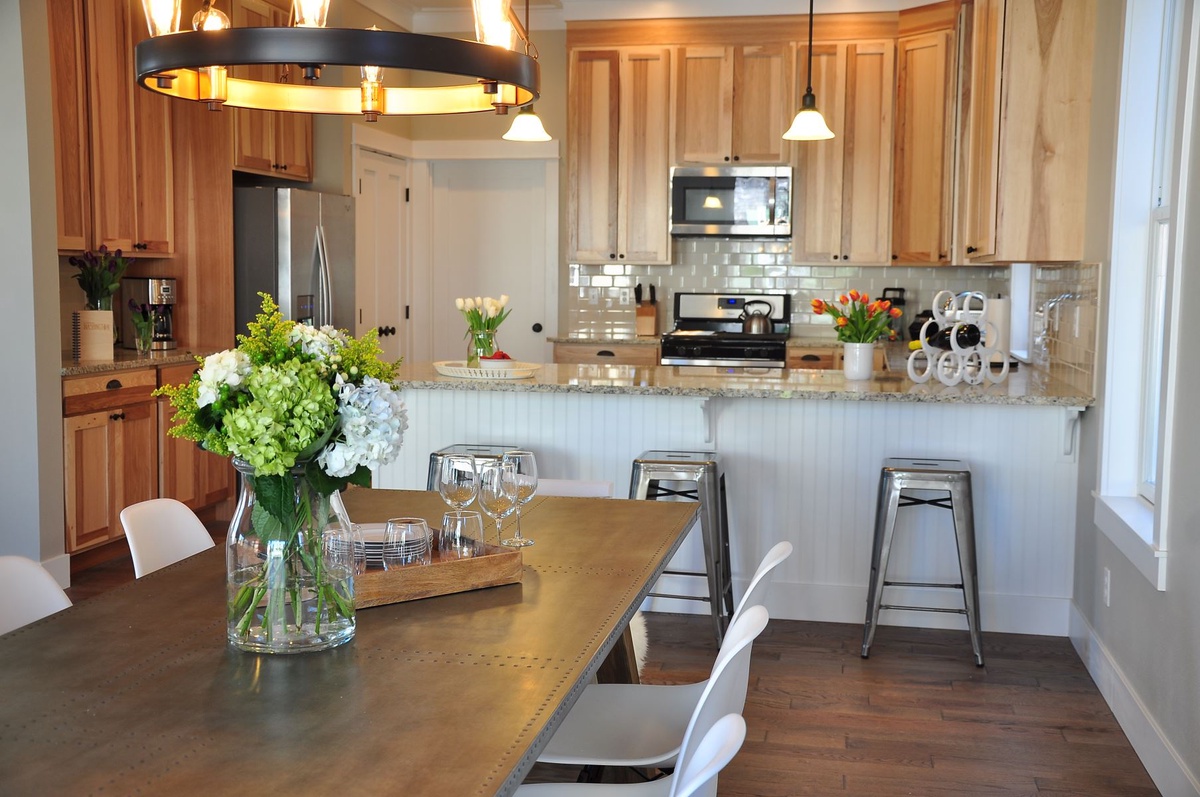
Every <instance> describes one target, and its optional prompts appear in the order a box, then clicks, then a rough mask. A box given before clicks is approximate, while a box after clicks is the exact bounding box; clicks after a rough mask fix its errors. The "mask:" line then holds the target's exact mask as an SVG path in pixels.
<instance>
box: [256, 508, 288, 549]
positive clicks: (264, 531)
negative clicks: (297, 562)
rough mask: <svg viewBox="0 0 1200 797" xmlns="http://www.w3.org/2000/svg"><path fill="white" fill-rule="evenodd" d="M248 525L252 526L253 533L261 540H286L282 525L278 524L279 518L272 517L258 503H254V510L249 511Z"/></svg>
mask: <svg viewBox="0 0 1200 797" xmlns="http://www.w3.org/2000/svg"><path fill="white" fill-rule="evenodd" d="M250 523H251V525H253V526H254V533H255V534H257V535H258V537H259V539H262V540H286V539H287V536H288V535H287V534H286V533H285V532H284V530H283V524H282V523H280V522H279V518H277V517H275V516H274V515H272V514H271V513H270V512H269V511H268V510H267V508H266V507H265V506H263V504H262V503H261V502H259V501H256V502H255V503H254V509H252V510H251V511H250Z"/></svg>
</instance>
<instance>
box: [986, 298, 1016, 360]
mask: <svg viewBox="0 0 1200 797" xmlns="http://www.w3.org/2000/svg"><path fill="white" fill-rule="evenodd" d="M987 321H988V335H987V340H986V341H985V342H984V345H985V346H987V347H988V348H989V349H996V350H997V351H1000V352H1003V355H1000V354H994V355H992V357H991V359H992V361H993V362H1003V361H1004V360H1005V359H1007V358H1008V347H1009V345H1010V343H1011V340H1012V339H1011V336H1010V333H1011V331H1012V304H1011V302H1010V300H1008V299H1007V298H1005V299H988V305H987Z"/></svg>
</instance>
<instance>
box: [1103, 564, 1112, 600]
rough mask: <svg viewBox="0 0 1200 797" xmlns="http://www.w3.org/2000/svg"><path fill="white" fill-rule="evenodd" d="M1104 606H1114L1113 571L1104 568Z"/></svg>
mask: <svg viewBox="0 0 1200 797" xmlns="http://www.w3.org/2000/svg"><path fill="white" fill-rule="evenodd" d="M1104 605H1105V606H1111V605H1112V571H1111V570H1109V569H1108V568H1107V567H1106V568H1104Z"/></svg>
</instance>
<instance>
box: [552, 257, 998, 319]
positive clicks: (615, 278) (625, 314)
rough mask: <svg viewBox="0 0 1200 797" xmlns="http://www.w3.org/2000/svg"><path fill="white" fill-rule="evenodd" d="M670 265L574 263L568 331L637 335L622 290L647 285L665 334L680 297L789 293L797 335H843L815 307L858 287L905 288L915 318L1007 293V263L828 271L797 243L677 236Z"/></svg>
mask: <svg viewBox="0 0 1200 797" xmlns="http://www.w3.org/2000/svg"><path fill="white" fill-rule="evenodd" d="M672 244H673V258H672V259H673V261H674V262H673V263H672V265H670V266H639V265H632V264H630V265H620V264H605V265H597V266H588V265H579V264H574V263H573V264H571V265H570V266H569V267H568V277H567V278H568V284H569V287H570V290H568V291H567V296H568V301H567V331H568V332H570V333H572V334H581V335H588V336H594V337H609V336H617V337H627V336H631V335H633V334H634V307H633V303H632V301H633V300H632V298H630V299H629V302H630V303H629V304H621V298H622V291H623V290H624V292H626V293H631V292H630V291H629V288H630V287H631V286H632V285H634V284H636V283H639V282H640V283H641V284H642V286H643V288H644V289H646V293H648V288H649V286H650V285H654V286H655V288H656V290H657V292H658V299H659V302H660V304H662V306H663V312H664V317H663V319H662V320H661V321H660V322H659V323H660V327H661V328H662V331H666V330H668V329H670V328H671V325H672V324H673V322H674V319H673V318H671V312H672V308H673V306H674V300H673V298H672V297H673V296H674V294H675V293H676V292H679V291H684V292H713V293H719V292H722V291H745V292H749V293H767V292H780V291H784V292H787V293H790V294H791V295H792V334H793V335H794V336H798V337H829V338H830V339H832V338H834V337H836V336H835V334H834V332H833V328H832V326H831V324H830V323H829V317H828V316H815V315H813V313H812V312H811V310H810V309H809V303H810V302H811V301H812V300H813V299H816V298H821V299H826V300H829V299H832V298H834V297H836V296H837V295H838V294H841V293H845V292H846V291H848V290H849V289H851V288H857V289H858V290H860V291H865V292H866V293H867V294H869V295H871V296H879V295H880V294H882V292H883V289H884V288H904V290H905V298H906V300H907V302H908V304H907V305H906V306H905V308H904V314H905V316H907V317H909V318H912V317H914V316H915V315H916V314H917V313H918V312H920V311H921V310H923V309H928V308H929V306H930V304H931V303H932V301H933V297H934V295H935V294H936V293H937V292H938V291H940V290H949V291H953V292H955V293H958V292H959V291H965V290H977V291H983V292H985V293H986V294H987V295H988V296H995V295H997V294H999V293H1004V294H1007V293H1008V268H1007V267H1004V266H959V267H948V266H929V267H905V266H888V267H878V266H864V267H857V266H824V265H812V264H805V265H801V264H796V263H793V262H792V254H791V242H790V241H778V240H758V239H739V238H716V237H709V238H677V239H674V240H673V242H672Z"/></svg>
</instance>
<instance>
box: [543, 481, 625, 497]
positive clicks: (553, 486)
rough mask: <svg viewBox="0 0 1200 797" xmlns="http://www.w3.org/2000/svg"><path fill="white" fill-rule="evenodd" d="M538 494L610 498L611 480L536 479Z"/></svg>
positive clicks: (611, 490) (611, 492) (611, 493)
mask: <svg viewBox="0 0 1200 797" xmlns="http://www.w3.org/2000/svg"><path fill="white" fill-rule="evenodd" d="M537 491H538V495H553V496H558V497H560V498H612V496H613V483H612V482H592V481H583V480H578V479H538V487H537Z"/></svg>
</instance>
